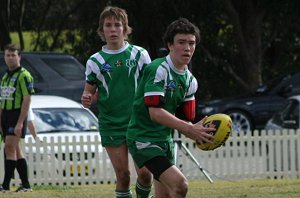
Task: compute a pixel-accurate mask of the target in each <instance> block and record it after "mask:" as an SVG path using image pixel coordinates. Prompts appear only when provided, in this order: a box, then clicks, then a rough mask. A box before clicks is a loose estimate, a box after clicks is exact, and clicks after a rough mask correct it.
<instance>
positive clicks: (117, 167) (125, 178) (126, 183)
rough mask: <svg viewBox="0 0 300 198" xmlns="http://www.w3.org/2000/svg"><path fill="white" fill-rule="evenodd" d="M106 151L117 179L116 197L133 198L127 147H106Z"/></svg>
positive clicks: (123, 145)
mask: <svg viewBox="0 0 300 198" xmlns="http://www.w3.org/2000/svg"><path fill="white" fill-rule="evenodd" d="M105 149H106V151H107V154H108V156H109V158H110V161H111V163H112V165H113V168H114V171H115V174H116V178H117V183H116V197H120V198H121V197H124V198H125V197H126V198H131V197H132V193H131V190H130V170H129V162H128V149H127V145H126V144H125V143H124V144H121V145H120V146H118V147H112V146H105Z"/></svg>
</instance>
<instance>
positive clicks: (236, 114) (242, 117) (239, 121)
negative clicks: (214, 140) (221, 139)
mask: <svg viewBox="0 0 300 198" xmlns="http://www.w3.org/2000/svg"><path fill="white" fill-rule="evenodd" d="M226 114H227V115H229V116H230V117H231V120H232V124H233V129H232V131H233V132H235V133H238V134H239V133H241V132H243V131H244V132H247V131H251V130H252V123H251V120H250V118H249V116H248V115H247V114H246V113H244V112H242V111H229V112H227V113H226Z"/></svg>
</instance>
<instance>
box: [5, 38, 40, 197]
mask: <svg viewBox="0 0 300 198" xmlns="http://www.w3.org/2000/svg"><path fill="white" fill-rule="evenodd" d="M4 59H5V63H6V65H7V66H8V70H7V71H6V72H5V73H4V75H3V77H2V80H1V110H0V118H1V125H0V131H1V133H2V135H3V136H4V141H5V147H4V151H5V156H6V158H5V175H4V180H3V183H2V186H0V191H2V192H6V191H8V190H9V189H10V187H9V185H10V180H11V178H12V176H13V174H14V170H15V169H17V171H18V172H19V175H20V178H21V180H22V186H20V188H18V189H17V192H27V191H32V189H31V187H30V184H29V181H28V173H27V163H26V159H25V157H24V155H23V153H22V151H21V148H20V139H21V138H24V137H25V133H26V128H27V114H28V109H29V106H30V102H31V94H34V89H33V78H32V76H31V74H30V73H29V72H28V71H27V70H26V69H25V68H24V67H21V65H20V61H21V55H20V48H19V47H18V46H16V45H14V44H8V45H7V46H5V48H4Z"/></svg>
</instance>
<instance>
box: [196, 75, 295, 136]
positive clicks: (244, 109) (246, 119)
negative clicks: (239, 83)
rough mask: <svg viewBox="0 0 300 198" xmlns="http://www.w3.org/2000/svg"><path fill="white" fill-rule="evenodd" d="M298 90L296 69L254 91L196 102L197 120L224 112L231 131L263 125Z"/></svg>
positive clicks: (262, 126)
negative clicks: (228, 120) (229, 119)
mask: <svg viewBox="0 0 300 198" xmlns="http://www.w3.org/2000/svg"><path fill="white" fill-rule="evenodd" d="M297 94H300V72H298V73H294V74H289V75H286V76H284V77H282V78H278V79H275V80H274V81H272V82H270V83H268V84H265V85H262V86H260V87H258V88H257V89H256V91H255V93H250V94H246V95H241V96H235V97H231V98H225V99H216V100H210V101H207V102H203V103H199V104H198V105H197V120H199V119H200V118H202V117H203V116H205V115H212V114H215V113H225V114H228V115H230V117H231V119H232V121H233V131H235V132H237V133H239V132H241V131H251V130H254V129H263V128H264V127H265V125H266V123H267V121H268V120H269V119H270V118H271V117H272V116H273V114H274V113H275V112H277V111H278V110H279V109H280V108H281V107H282V105H283V104H284V102H285V101H286V99H287V98H288V97H290V96H293V95H297Z"/></svg>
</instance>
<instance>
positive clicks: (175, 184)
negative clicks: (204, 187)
mask: <svg viewBox="0 0 300 198" xmlns="http://www.w3.org/2000/svg"><path fill="white" fill-rule="evenodd" d="M159 181H160V183H162V184H163V185H165V186H166V187H167V189H169V193H170V197H174V198H177V197H178V198H183V197H186V195H187V192H188V181H187V179H186V178H185V176H184V175H183V174H182V173H181V171H180V170H179V169H178V168H177V167H176V166H174V165H173V166H172V167H170V168H168V169H167V170H166V171H164V172H163V173H162V174H161V175H160V177H159Z"/></svg>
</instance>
